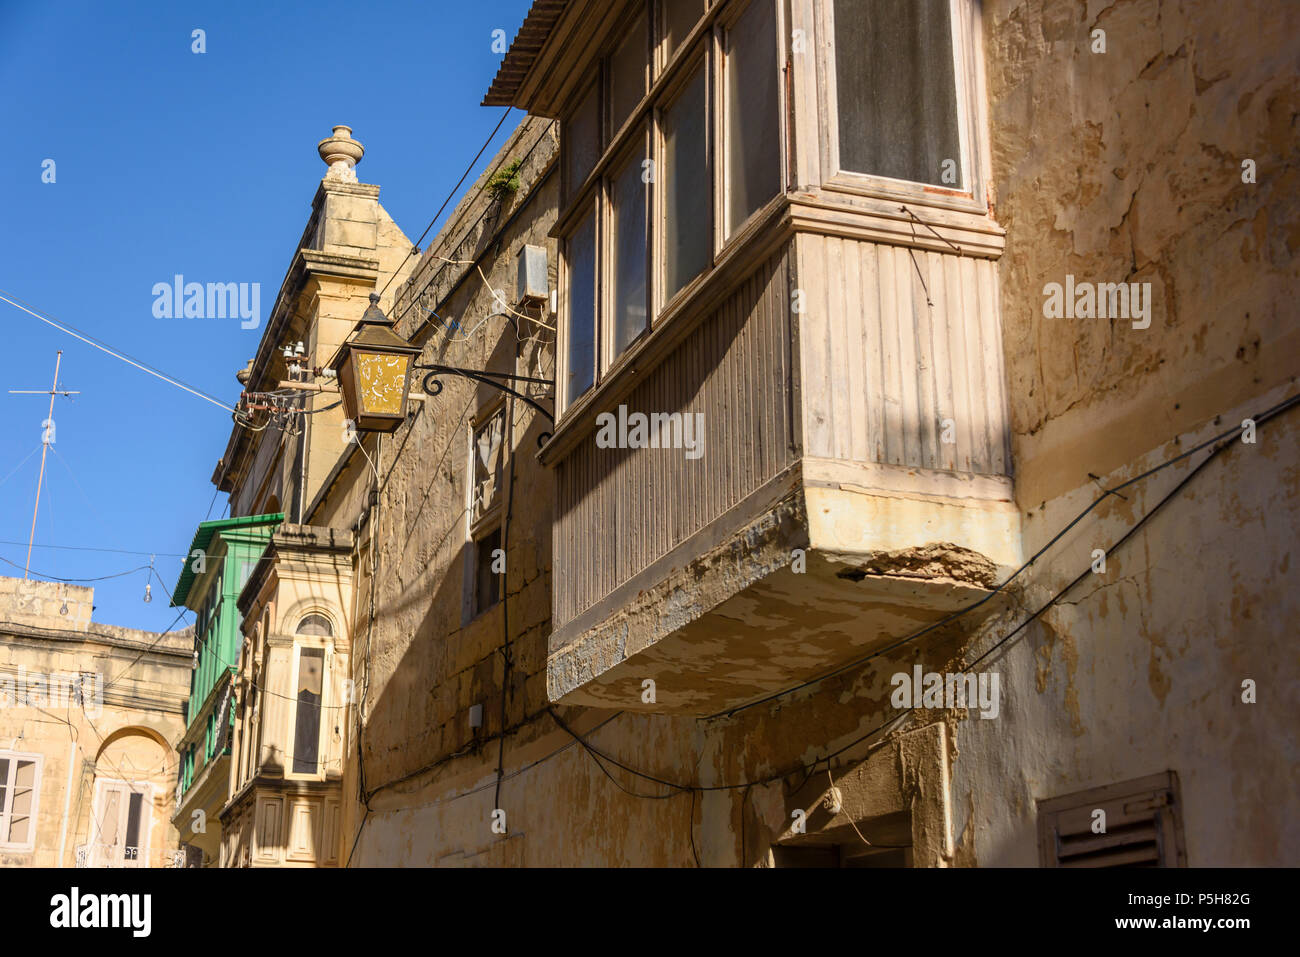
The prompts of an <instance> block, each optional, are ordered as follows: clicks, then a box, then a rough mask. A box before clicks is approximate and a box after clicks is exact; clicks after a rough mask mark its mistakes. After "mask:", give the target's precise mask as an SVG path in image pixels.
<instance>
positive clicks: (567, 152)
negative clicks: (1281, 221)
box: [560, 83, 601, 196]
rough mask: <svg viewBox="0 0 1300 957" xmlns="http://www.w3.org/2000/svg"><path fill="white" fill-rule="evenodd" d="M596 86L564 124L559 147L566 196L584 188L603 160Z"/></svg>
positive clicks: (592, 87) (589, 91)
mask: <svg viewBox="0 0 1300 957" xmlns="http://www.w3.org/2000/svg"><path fill="white" fill-rule="evenodd" d="M596 92H597V87H596V85H595V84H594V83H593V84H592V86H591V88H590V89H589V90H588V91H587V94H586V95H585V96H584V97H583V98H582V99H581V100H580V101H579V103H578V106H577V108H576V109H575V110H574V111H573V114H572V115H571V116H570V117H569V119H568V121H567V122H566V123H565V124H564V136H563V138H562V139H561V141H560V148H561V149H563V150H564V165H565V189H566V190H567V192H566V195H567V196H572V195H573V194H574V193H575V192H577V190H578V188H579V187H580V186H582V184H583V183H584V182H586V179H587V177H588V176H589V175H591V171H592V169H594V168H595V166H596V160H597V159H598V158H599V157H600V145H601V144H600V112H599V109H598V104H597V97H596Z"/></svg>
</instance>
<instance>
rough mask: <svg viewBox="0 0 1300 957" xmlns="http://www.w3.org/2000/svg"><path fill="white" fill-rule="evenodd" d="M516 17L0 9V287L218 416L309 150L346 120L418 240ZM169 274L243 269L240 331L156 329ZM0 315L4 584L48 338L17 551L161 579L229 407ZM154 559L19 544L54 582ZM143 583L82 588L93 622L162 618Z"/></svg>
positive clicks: (285, 253) (160, 5) (165, 618)
mask: <svg viewBox="0 0 1300 957" xmlns="http://www.w3.org/2000/svg"><path fill="white" fill-rule="evenodd" d="M528 5H529V4H528V0H506V2H493V3H447V2H441V0H437V2H406V3H385V2H366V3H357V2H352V3H340V2H334V0H323V2H312V3H305V2H304V3H289V2H276V3H273V4H268V3H264V2H250V0H233V2H223V3H185V4H177V3H174V2H164V0H155V2H146V3H129V4H105V3H102V2H101V3H89V2H82V3H75V2H74V3H68V2H62V0H60V2H57V3H52V2H48V0H30V2H25V0H0V130H3V134H2V135H0V289H3V290H5V292H6V293H7V294H8V295H10V297H11V298H17V299H21V300H24V301H26V302H28V303H29V304H31V305H32V306H34V307H35V308H37V309H38V310H40V311H43V312H45V313H47V314H49V315H52V316H54V317H55V318H57V319H60V320H63V321H65V322H67V323H69V324H71V325H72V326H75V327H77V328H79V329H81V330H83V331H85V332H87V333H89V334H90V335H92V336H94V337H96V338H99V339H101V340H104V341H106V342H107V343H109V344H110V345H112V346H115V347H117V348H119V349H121V350H123V351H125V352H127V353H130V354H131V355H133V356H135V357H136V358H138V359H140V360H142V361H143V362H146V363H148V364H150V365H153V366H156V367H158V368H160V369H162V370H163V371H165V372H168V373H169V374H171V375H173V376H175V377H177V378H179V379H182V380H185V381H186V382H189V383H190V384H192V385H194V386H195V387H196V388H198V389H200V390H202V391H204V392H207V393H209V394H211V395H214V396H216V397H217V398H219V399H221V400H223V401H225V402H227V403H229V404H232V405H233V404H234V400H235V399H236V398H237V397H238V395H239V389H240V387H239V383H238V382H237V381H236V380H235V375H234V373H235V371H236V370H237V369H239V368H241V367H242V366H243V365H244V362H245V361H246V360H247V359H249V358H250V357H251V356H252V355H253V353H254V351H255V349H256V346H257V340H258V337H259V335H260V334H261V328H262V324H264V323H265V319H266V315H267V313H268V311H269V310H270V308H271V306H272V304H273V302H274V299H275V294H276V292H277V291H278V289H279V287H280V282H281V280H282V279H283V278H284V274H285V270H286V269H287V268H288V265H289V262H290V259H291V258H292V256H293V253H294V251H295V244H296V243H297V241H298V239H299V237H300V236H301V234H302V230H303V228H304V226H305V224H306V221H307V217H308V215H309V213H310V211H311V200H312V196H313V195H314V193H315V190H316V185H317V183H318V182H319V181H320V178H321V176H322V175H323V174H324V172H325V165H324V164H323V163H322V162H321V160H320V158H319V157H318V156H317V154H316V143H317V142H318V141H319V140H321V139H324V138H325V137H327V136H329V135H330V129H331V127H333V126H334V125H336V124H340V123H343V124H347V125H349V126H351V127H352V128H353V135H354V136H355V137H356V138H357V139H359V140H360V141H361V142H362V143H363V144H364V145H365V147H366V155H365V158H364V159H363V160H362V161H361V163H360V165H359V166H358V168H357V173H358V176H359V178H360V180H361V181H362V182H364V183H378V184H379V185H380V186H381V187H382V191H381V193H380V202H381V203H382V204H383V205H384V207H385V208H386V209H387V210H388V212H389V213H390V214H391V215H392V216H393V218H394V219H395V220H396V221H397V223H398V225H399V226H401V227H402V229H403V230H404V231H405V232H406V233H407V235H408V236H410V237H411V238H412V239H415V238H416V237H417V236H419V234H420V233H421V232H422V231H423V229H424V227H425V226H426V225H427V223H428V220H429V217H431V216H432V215H433V213H434V212H435V211H436V210H437V208H438V206H439V205H440V204H441V202H442V200H443V199H444V198H445V197H446V195H447V193H448V191H449V190H450V189H451V187H452V186H453V184H454V183H455V182H456V180H457V179H458V178H459V176H460V174H461V173H462V172H463V171H464V169H465V167H466V165H467V164H468V163H469V161H470V160H471V159H472V158H473V156H474V154H475V152H477V150H478V148H479V146H481V145H482V143H483V141H484V139H485V138H486V137H487V135H488V133H489V132H490V131H491V129H492V127H493V126H495V125H496V123H497V121H498V120H499V119H500V116H501V112H502V111H501V109H500V108H492V109H488V108H485V107H480V106H479V105H478V104H479V101H480V100H481V99H482V97H483V94H484V92H486V90H487V88H488V86H489V85H490V83H491V80H492V77H493V76H494V75H495V73H496V69H497V66H498V65H499V63H500V60H501V54H500V53H499V52H493V50H492V32H493V31H494V30H498V29H499V30H503V31H504V32H505V35H506V36H507V37H508V38H513V37H514V34H515V31H516V30H517V29H518V27H519V24H520V23H521V22H522V20H523V17H524V14H525V13H526V12H527V8H528ZM195 29H203V30H205V31H206V47H207V51H206V52H205V53H203V54H196V53H193V52H191V46H192V43H193V41H192V39H191V33H192V31H193V30H195ZM521 118H522V114H520V113H518V112H517V111H516V112H515V113H514V114H512V116H511V118H510V119H509V120H508V121H507V122H506V124H505V125H504V126H503V128H502V131H501V133H500V134H498V136H497V139H496V140H495V141H494V146H493V148H491V149H489V150H488V151H487V152H486V153H485V154H484V158H483V160H480V163H479V168H480V169H481V167H482V165H483V163H484V162H486V160H487V159H489V158H490V157H491V156H492V155H493V153H495V151H496V146H499V145H500V143H502V142H504V138H505V137H506V135H508V133H509V131H510V130H511V129H513V128H514V126H515V125H516V124H517V122H518V121H519V119H521ZM46 159H53V160H54V161H55V164H56V166H55V177H56V179H55V182H54V183H52V184H51V183H43V182H42V180H41V177H42V164H43V161H44V160H46ZM477 172H478V170H477V169H476V171H475V173H476V174H477ZM468 182H470V183H472V182H473V177H471V178H470V180H469V181H468ZM452 205H453V206H454V203H453V204H452ZM176 273H181V274H183V275H184V276H185V277H186V279H187V281H188V280H193V281H198V282H249V283H252V282H257V283H260V284H261V313H262V315H261V317H260V318H261V323H259V326H258V328H257V329H249V330H245V329H241V328H240V323H239V321H238V320H231V319H155V318H154V316H153V301H154V300H153V295H152V293H151V289H152V287H153V285H154V283H157V282H170V281H171V278H172V276H173V275H175V274H176ZM0 323H3V325H2V326H0V328H2V329H3V341H2V344H0V414H2V415H3V423H4V428H3V429H2V430H0V558H3V559H6V560H7V561H9V562H14V563H16V564H17V565H18V568H15V567H14V566H13V565H5V564H3V563H0V574H4V575H13V576H18V577H21V575H22V568H21V566H22V565H23V562H24V558H25V554H26V550H27V547H26V542H27V536H28V532H29V530H30V524H31V515H32V502H33V498H34V495H35V491H36V479H37V471H38V467H39V462H40V445H41V422H42V420H43V419H44V418H45V413H46V406H47V403H48V399H46V398H44V397H38V396H11V395H9V394H8V390H10V389H48V388H49V387H50V383H51V380H52V378H53V372H54V357H55V352H56V350H58V349H62V350H63V369H62V372H61V375H60V379H61V387H62V388H67V389H77V390H80V391H81V393H82V394H81V395H79V396H76V397H75V398H73V399H67V398H58V399H56V401H55V422H56V425H57V432H56V435H55V445H54V449H55V451H54V453H52V454H51V455H50V456H49V457H48V460H47V462H46V469H45V487H44V490H43V491H42V494H41V509H40V518H39V521H38V524H37V529H36V543H37V545H38V546H41V545H60V546H81V547H99V548H116V549H125V550H133V551H138V552H144V553H150V552H152V553H155V554H157V556H158V557H157V560H156V566H157V568H158V570H159V573H160V575H161V577H162V579H163V581H164V582H166V585H167V588H170V587H171V586H172V585H173V584H174V583H175V581H176V576H177V574H178V572H179V569H180V564H179V563H180V560H181V559H180V557H179V554H180V553H182V552H184V550H185V549H186V547H187V546H188V545H189V542H190V539H191V537H192V536H193V534H194V529H195V526H196V525H197V524H198V522H200V521H201V520H202V519H203V518H204V516H205V514H206V513H207V511H208V507H209V504H210V503H211V502H212V496H213V492H214V487H213V486H212V484H211V483H210V481H209V479H210V477H211V475H212V470H213V467H214V465H215V464H216V461H217V459H218V458H219V457H220V455H221V453H222V452H223V450H224V449H225V443H226V439H227V437H228V435H229V433H230V427H231V422H230V417H229V414H228V413H226V412H224V411H222V410H221V409H219V408H217V407H216V406H213V405H210V404H208V403H206V402H204V401H202V400H200V399H198V398H195V397H193V396H191V395H188V394H186V393H184V392H182V391H180V390H179V389H176V388H174V387H173V386H170V385H167V384H166V383H163V382H161V381H159V380H157V379H155V378H152V377H151V376H148V375H146V374H144V373H142V372H140V371H138V370H136V369H133V368H131V367H130V366H128V365H126V364H124V363H122V362H120V361H118V360H116V359H113V358H111V357H109V356H107V355H105V354H103V353H102V352H98V351H96V350H95V349H93V348H91V347H90V346H88V345H85V344H84V343H81V342H78V341H77V340H75V339H73V338H71V337H69V336H67V335H65V334H64V333H62V332H59V331H57V330H55V329H52V328H50V327H48V326H46V325H44V324H42V323H40V322H39V321H37V320H36V319H34V318H32V317H30V316H28V315H26V314H24V313H22V312H19V311H18V310H16V309H14V308H13V307H12V306H10V305H8V304H6V303H3V302H0ZM24 458H26V460H25V461H24ZM225 504H226V501H225V496H224V495H222V496H219V498H218V500H217V502H216V505H215V506H214V507H213V510H212V515H213V517H218V516H219V515H221V514H222V512H223V509H224V507H225ZM166 553H175V554H166ZM148 561H149V557H148V554H144V555H125V554H115V553H109V552H92V551H71V550H60V549H52V548H42V547H37V548H36V549H35V550H34V551H33V553H32V568H33V570H34V572H40V573H42V574H43V575H49V576H60V577H64V578H90V577H96V576H102V575H112V574H115V573H118V572H122V571H126V570H128V569H131V568H136V567H137V566H141V565H147V564H148ZM33 577H40V576H35V575H34V576H33ZM147 578H148V575H147V572H144V571H138V572H135V573H133V574H130V575H127V576H125V577H122V578H115V579H112V580H108V581H101V582H95V583H93V584H94V586H95V603H96V610H95V620H97V621H100V622H107V623H111V624H119V625H128V626H131V627H136V628H148V629H152V630H161V629H163V628H166V627H168V626H169V625H171V624H173V622H174V621H175V618H176V611H175V610H172V609H169V608H168V597H167V595H166V593H165V591H164V589H163V588H161V587H160V586H159V585H158V583H157V581H156V580H155V582H154V587H153V601H152V602H151V603H150V604H145V603H144V602H143V601H142V596H143V594H144V585H145V581H146V580H147ZM0 617H3V616H0ZM191 619H192V616H190V615H188V614H187V615H186V616H185V618H184V619H183V620H182V621H181V622H179V623H177V626H178V627H180V626H182V625H184V624H186V623H188V622H189V621H190V620H191Z"/></svg>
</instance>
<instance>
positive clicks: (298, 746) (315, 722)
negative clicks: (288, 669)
mask: <svg viewBox="0 0 1300 957" xmlns="http://www.w3.org/2000/svg"><path fill="white" fill-rule="evenodd" d="M324 681H325V649H324V648H300V649H299V650H298V687H297V695H296V697H297V707H296V715H295V720H294V733H293V772H294V774H315V773H316V765H317V761H318V758H319V754H320V725H321V720H320V712H321V689H322V688H323V687H324Z"/></svg>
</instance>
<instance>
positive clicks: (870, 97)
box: [835, 0, 965, 189]
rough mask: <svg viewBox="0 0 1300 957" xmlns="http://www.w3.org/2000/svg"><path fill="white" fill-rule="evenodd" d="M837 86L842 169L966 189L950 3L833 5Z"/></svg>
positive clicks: (884, 0) (907, 0) (895, 0)
mask: <svg viewBox="0 0 1300 957" xmlns="http://www.w3.org/2000/svg"><path fill="white" fill-rule="evenodd" d="M835 84H836V100H837V101H838V106H839V147H840V168H841V169H846V170H852V171H854V172H858V173H870V174H872V175H875V176H888V177H891V178H893V179H902V180H908V181H910V182H915V183H932V184H935V185H945V186H956V187H957V188H959V189H961V188H965V184H964V183H963V182H962V172H961V138H960V136H959V134H958V127H957V87H956V81H955V78H954V69H953V53H952V24H951V22H950V13H949V7H948V0H835ZM945 160H952V161H953V164H950V166H955V169H954V172H955V173H956V176H957V182H956V183H952V182H949V183H944V182H943V180H942V175H943V171H944V170H943V165H944V161H945Z"/></svg>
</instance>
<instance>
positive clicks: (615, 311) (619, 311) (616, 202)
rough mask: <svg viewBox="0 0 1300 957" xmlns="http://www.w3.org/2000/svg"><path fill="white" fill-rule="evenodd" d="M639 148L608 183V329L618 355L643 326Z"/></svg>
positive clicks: (644, 189)
mask: <svg viewBox="0 0 1300 957" xmlns="http://www.w3.org/2000/svg"><path fill="white" fill-rule="evenodd" d="M643 159H644V156H643V154H642V152H641V151H639V150H638V151H636V152H634V153H633V154H632V155H631V156H630V157H629V158H628V160H627V162H626V163H624V165H623V166H622V167H621V168H620V169H619V170H617V171H616V172H615V173H614V177H613V180H612V181H611V183H610V206H611V210H610V214H611V215H610V220H611V221H610V228H611V235H612V238H613V243H612V246H611V249H610V252H611V253H612V254H613V255H612V262H611V263H610V269H609V273H608V275H609V276H610V277H611V279H612V281H613V282H612V290H611V299H612V302H611V316H610V318H611V324H610V325H611V331H612V334H613V342H614V355H615V356H617V355H620V354H621V353H622V352H623V350H625V349H626V348H627V347H628V346H629V345H630V344H631V343H632V340H633V339H635V338H636V337H637V336H639V335H640V334H641V333H642V331H644V330H645V327H646V316H647V311H646V281H645V280H646V262H645V260H646V215H645V213H646V195H647V193H648V190H649V187H648V184H646V183H645V182H643V179H642V177H643V173H644V171H645V168H644V166H643V165H642V162H643Z"/></svg>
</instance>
